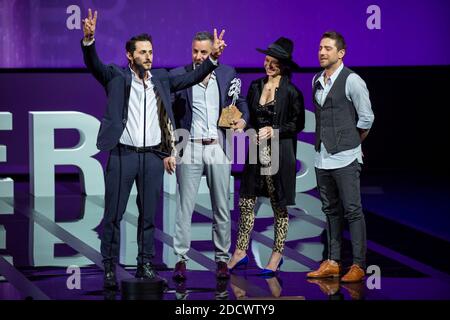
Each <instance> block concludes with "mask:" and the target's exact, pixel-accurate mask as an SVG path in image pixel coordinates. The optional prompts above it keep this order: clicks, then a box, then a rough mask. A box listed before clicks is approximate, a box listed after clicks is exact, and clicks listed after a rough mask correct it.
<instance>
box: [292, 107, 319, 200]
mask: <svg viewBox="0 0 450 320" xmlns="http://www.w3.org/2000/svg"><path fill="white" fill-rule="evenodd" d="M315 131H316V117H315V115H314V113H312V112H311V111H309V110H305V128H304V129H303V132H304V133H312V132H315ZM315 154H316V151H315V150H314V146H313V145H312V144H309V143H306V142H302V141H300V140H298V141H297V160H299V161H300V164H301V167H300V170H299V172H297V181H296V184H295V192H305V191H309V190H312V189H314V188H315V187H316V185H317V181H316V171H315V169H314V157H315Z"/></svg>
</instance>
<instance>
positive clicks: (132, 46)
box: [125, 33, 152, 54]
mask: <svg viewBox="0 0 450 320" xmlns="http://www.w3.org/2000/svg"><path fill="white" fill-rule="evenodd" d="M138 41H148V42H150V43H152V36H151V35H149V34H148V33H142V34H138V35H137V36H134V37H132V38H131V39H130V40H128V41H127V43H126V45H125V49H126V50H127V52H129V53H131V54H132V53H133V52H134V50H136V42H138Z"/></svg>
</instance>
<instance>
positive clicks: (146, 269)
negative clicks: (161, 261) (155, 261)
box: [135, 262, 157, 279]
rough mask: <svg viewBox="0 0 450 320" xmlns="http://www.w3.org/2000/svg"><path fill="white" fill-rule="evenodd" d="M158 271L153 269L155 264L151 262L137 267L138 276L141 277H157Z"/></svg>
mask: <svg viewBox="0 0 450 320" xmlns="http://www.w3.org/2000/svg"><path fill="white" fill-rule="evenodd" d="M156 275H157V273H156V271H155V270H154V269H153V265H152V263H151V262H147V263H144V264H138V267H137V269H136V275H135V277H136V278H140V279H154V278H155V277H156Z"/></svg>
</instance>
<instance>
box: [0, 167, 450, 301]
mask: <svg viewBox="0 0 450 320" xmlns="http://www.w3.org/2000/svg"><path fill="white" fill-rule="evenodd" d="M422 182H423V181H417V180H416V182H415V184H414V183H410V181H405V180H402V181H401V182H400V180H399V179H396V178H392V177H391V178H390V179H389V178H386V179H385V178H382V177H380V176H379V175H377V176H373V177H366V178H365V179H363V181H362V195H363V206H364V208H365V217H366V223H367V229H368V254H367V260H368V265H372V266H375V267H378V268H379V270H380V272H381V278H380V279H379V282H378V283H379V286H378V288H373V287H371V286H370V284H374V283H376V281H374V280H373V278H369V279H368V281H367V282H366V281H364V282H362V283H359V284H340V283H339V281H338V280H331V279H326V280H322V281H317V280H316V281H312V280H307V279H306V277H305V275H306V273H307V272H308V271H310V270H312V269H313V268H316V267H317V266H318V264H319V262H320V261H321V260H322V259H323V257H324V255H326V252H325V251H326V246H325V245H324V243H325V241H324V240H325V232H324V227H325V218H324V216H323V213H322V212H321V209H320V201H319V200H318V198H317V194H316V193H315V192H314V191H311V192H308V193H301V194H298V196H297V207H294V208H290V209H289V214H290V227H289V235H288V239H287V242H286V249H285V252H284V259H285V263H284V264H283V266H282V269H281V272H280V273H279V274H278V275H277V276H276V277H273V278H269V279H265V278H261V277H259V276H258V270H259V268H261V267H264V265H265V263H266V261H267V259H268V257H269V255H270V252H271V246H272V235H273V214H272V210H271V208H270V205H269V203H268V201H267V200H264V199H263V201H262V202H261V203H260V207H259V209H258V213H257V219H256V222H255V229H254V233H253V235H252V239H253V240H252V242H251V247H250V249H249V257H250V264H249V266H248V268H247V269H246V270H237V271H236V272H234V273H233V275H232V277H231V279H229V280H228V281H217V280H216V278H215V273H214V272H215V267H216V265H215V262H214V252H213V247H212V243H211V222H212V219H211V217H212V211H211V207H210V201H209V195H208V194H206V193H204V194H199V195H198V199H197V204H196V208H195V212H194V215H193V224H192V250H191V251H190V253H189V258H190V261H189V262H188V265H187V266H188V269H189V271H188V279H187V281H186V282H184V283H176V282H174V281H172V279H171V274H172V268H173V266H174V264H175V262H176V258H175V256H174V254H173V248H172V234H173V225H174V216H175V211H176V194H172V195H171V194H166V193H165V194H163V195H162V197H161V200H162V201H161V204H160V207H159V214H158V217H157V224H156V225H157V230H156V232H155V237H156V245H155V247H156V257H155V259H154V263H155V265H156V268H157V269H158V271H159V274H160V276H162V277H164V278H166V279H167V280H168V289H167V290H166V292H165V293H164V294H162V295H161V296H157V297H155V299H156V298H159V299H164V300H176V299H177V300H185V299H187V300H235V299H300V300H302V299H305V300H362V299H365V300H410V299H412V300H428V299H433V300H436V299H439V300H442V299H444V300H448V299H450V268H449V267H450V263H449V253H450V250H449V249H450V241H449V239H448V238H447V237H448V230H449V229H448V221H449V220H448V219H449V218H448V217H446V218H444V219H441V220H436V221H441V223H438V224H437V225H436V224H435V225H432V224H431V223H430V220H433V218H436V219H439V217H442V216H443V215H444V214H445V215H448V204H443V202H444V203H445V201H444V200H445V199H446V198H448V190H449V189H448V186H442V188H441V186H440V185H436V184H434V189H433V190H432V191H430V185H429V184H428V183H427V184H426V185H425V184H423V183H422ZM238 188H239V179H236V183H235V190H234V194H232V197H231V199H230V201H231V206H232V208H233V210H232V249H233V248H234V243H235V238H236V234H237V221H238V214H239V213H238V210H237V201H238V190H239V189H238ZM421 188H422V189H421ZM28 192H29V183H28V181H20V179H19V180H18V181H15V196H14V198H0V299H2V300H5V299H11V300H20V299H52V300H53V299H55V300H62V299H64V300H73V299H81V300H98V299H108V300H109V299H121V298H122V297H121V293H120V292H108V291H104V290H103V289H102V284H103V282H102V281H103V280H102V279H103V273H102V269H101V268H100V266H101V255H100V252H99V248H100V240H99V233H100V232H101V220H102V215H103V197H102V196H83V195H81V194H80V185H79V182H78V181H74V180H73V179H60V180H58V181H57V184H56V196H55V197H32V196H30V195H29V193H28ZM418 195H420V197H419V196H418ZM424 197H425V198H424ZM133 198H134V199H133ZM409 213H410V214H411V218H410V219H406V218H405V217H408V214H409ZM136 226H137V208H136V205H135V197H133V196H131V198H130V202H129V206H128V208H127V212H126V214H125V216H124V220H123V222H122V226H121V228H122V231H121V234H122V239H121V263H122V264H121V267H120V268H119V270H118V277H119V279H125V278H127V277H132V276H133V275H134V270H135V261H136V260H135V258H136V254H137V245H136ZM445 230H447V232H445ZM344 239H345V243H344V248H343V256H344V257H350V255H351V254H350V252H351V248H350V242H349V234H348V231H346V232H344ZM343 263H344V266H346V267H348V266H350V264H351V261H350V260H348V259H347V260H344V261H343ZM69 266H76V267H79V270H80V283H79V284H80V288H79V289H77V288H73V289H70V288H69V287H70V285H69V286H68V282H69V283H73V282H72V280H73V278H70V277H71V276H72V275H73V274H72V273H71V272H70V270H69V271H68V269H67V268H68V267H69ZM72 270H73V269H72ZM368 284H369V285H368Z"/></svg>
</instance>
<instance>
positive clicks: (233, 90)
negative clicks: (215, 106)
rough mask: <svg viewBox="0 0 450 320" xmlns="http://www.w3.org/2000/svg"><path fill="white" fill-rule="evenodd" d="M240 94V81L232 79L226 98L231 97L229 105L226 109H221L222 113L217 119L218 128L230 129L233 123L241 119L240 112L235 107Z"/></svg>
mask: <svg viewBox="0 0 450 320" xmlns="http://www.w3.org/2000/svg"><path fill="white" fill-rule="evenodd" d="M240 93H241V79H238V78H234V79H233V80H232V81H231V86H230V90H228V96H229V97H232V101H231V104H230V105H229V106H228V107H225V108H223V109H222V113H221V115H220V119H219V127H222V128H231V125H232V123H233V121H236V120H239V119H240V118H241V117H242V112H240V111H239V109H238V108H237V107H236V101H237V99H238V98H239V94H240Z"/></svg>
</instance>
